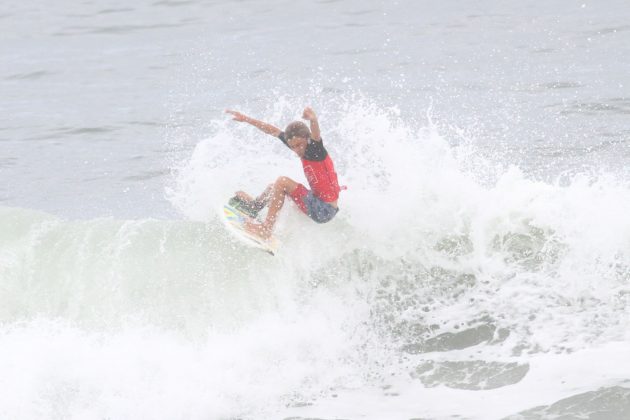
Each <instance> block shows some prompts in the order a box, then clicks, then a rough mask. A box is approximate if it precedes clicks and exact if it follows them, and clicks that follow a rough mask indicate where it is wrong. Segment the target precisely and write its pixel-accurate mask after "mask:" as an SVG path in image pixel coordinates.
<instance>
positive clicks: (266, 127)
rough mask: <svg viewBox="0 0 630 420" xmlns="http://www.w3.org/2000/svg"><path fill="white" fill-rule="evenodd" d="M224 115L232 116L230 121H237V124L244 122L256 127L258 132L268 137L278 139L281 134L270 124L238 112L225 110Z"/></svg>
mask: <svg viewBox="0 0 630 420" xmlns="http://www.w3.org/2000/svg"><path fill="white" fill-rule="evenodd" d="M225 112H226V113H228V114H231V115H232V119H233V120H234V121H239V122H246V123H248V124H251V125H253V126H254V127H256V128H257V129H259V130H260V131H262V132H264V133H267V134H269V135H272V136H274V137H278V136H279V135H280V133H281V132H282V130H280V129H279V128H278V127H276V126H273V125H271V124H268V123H266V122H263V121H259V120H257V119H255V118H252V117H248V116H247V115H245V114H241V113H240V112H238V111H232V110H230V109H226V110H225Z"/></svg>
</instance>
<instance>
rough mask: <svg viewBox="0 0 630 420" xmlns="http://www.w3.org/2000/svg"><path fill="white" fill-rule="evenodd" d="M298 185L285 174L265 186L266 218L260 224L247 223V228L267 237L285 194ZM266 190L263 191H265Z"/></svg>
mask: <svg viewBox="0 0 630 420" xmlns="http://www.w3.org/2000/svg"><path fill="white" fill-rule="evenodd" d="M298 185H299V184H298V183H297V182H295V181H293V180H292V179H291V178H287V177H286V176H281V177H280V178H278V179H277V180H276V182H274V183H273V184H272V185H270V186H269V187H268V188H267V190H268V194H267V196H266V200H267V203H268V206H269V211H268V212H267V218H266V219H265V221H264V223H262V224H254V223H250V224H248V225H247V228H248V230H250V231H251V232H253V233H256V234H257V235H259V236H261V237H263V238H268V237H269V236H271V232H272V230H273V226H274V224H275V223H276V220H277V218H278V213H279V212H280V209H281V208H282V206H283V205H284V197H285V196H286V195H290V194H291V193H292V192H293V191H295V189H296V188H297V186H298ZM267 190H265V191H266V192H267ZM263 194H264V193H263Z"/></svg>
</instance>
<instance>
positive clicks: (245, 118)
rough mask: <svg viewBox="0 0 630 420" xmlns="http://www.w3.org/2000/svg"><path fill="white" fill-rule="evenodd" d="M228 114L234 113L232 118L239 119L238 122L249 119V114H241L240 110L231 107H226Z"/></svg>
mask: <svg viewBox="0 0 630 420" xmlns="http://www.w3.org/2000/svg"><path fill="white" fill-rule="evenodd" d="M225 113H226V114H231V115H232V119H233V120H234V121H238V122H244V121H247V116H246V115H245V114H241V113H240V112H238V111H232V110H230V109H226V110H225Z"/></svg>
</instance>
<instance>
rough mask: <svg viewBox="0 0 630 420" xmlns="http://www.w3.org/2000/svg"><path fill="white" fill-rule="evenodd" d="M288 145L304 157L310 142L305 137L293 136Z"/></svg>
mask: <svg viewBox="0 0 630 420" xmlns="http://www.w3.org/2000/svg"><path fill="white" fill-rule="evenodd" d="M287 144H288V145H289V147H290V148H291V150H293V151H294V152H295V153H296V154H297V155H298V156H299V157H304V153H305V152H306V145H307V144H308V140H307V139H305V138H304V137H298V136H293V137H291V138H290V139H289V140H287Z"/></svg>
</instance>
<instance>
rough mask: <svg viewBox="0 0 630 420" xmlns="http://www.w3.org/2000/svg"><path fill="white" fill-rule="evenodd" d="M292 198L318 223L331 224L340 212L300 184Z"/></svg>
mask: <svg viewBox="0 0 630 420" xmlns="http://www.w3.org/2000/svg"><path fill="white" fill-rule="evenodd" d="M291 198H292V199H293V201H294V202H295V204H297V206H298V207H299V208H300V210H302V211H303V212H304V213H305V214H306V215H307V216H308V217H310V218H311V219H313V220H315V221H316V222H317V223H326V222H330V221H331V220H332V218H333V217H335V215H336V214H337V212H338V211H339V209H338V208H336V207H333V206H332V205H331V204H330V203H327V202H325V201H323V200H321V199H319V198H317V197H315V195H314V194H313V192H312V191H309V190H307V189H306V187H305V186H304V185H302V184H298V186H297V188H296V189H295V191H293V193H291Z"/></svg>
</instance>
